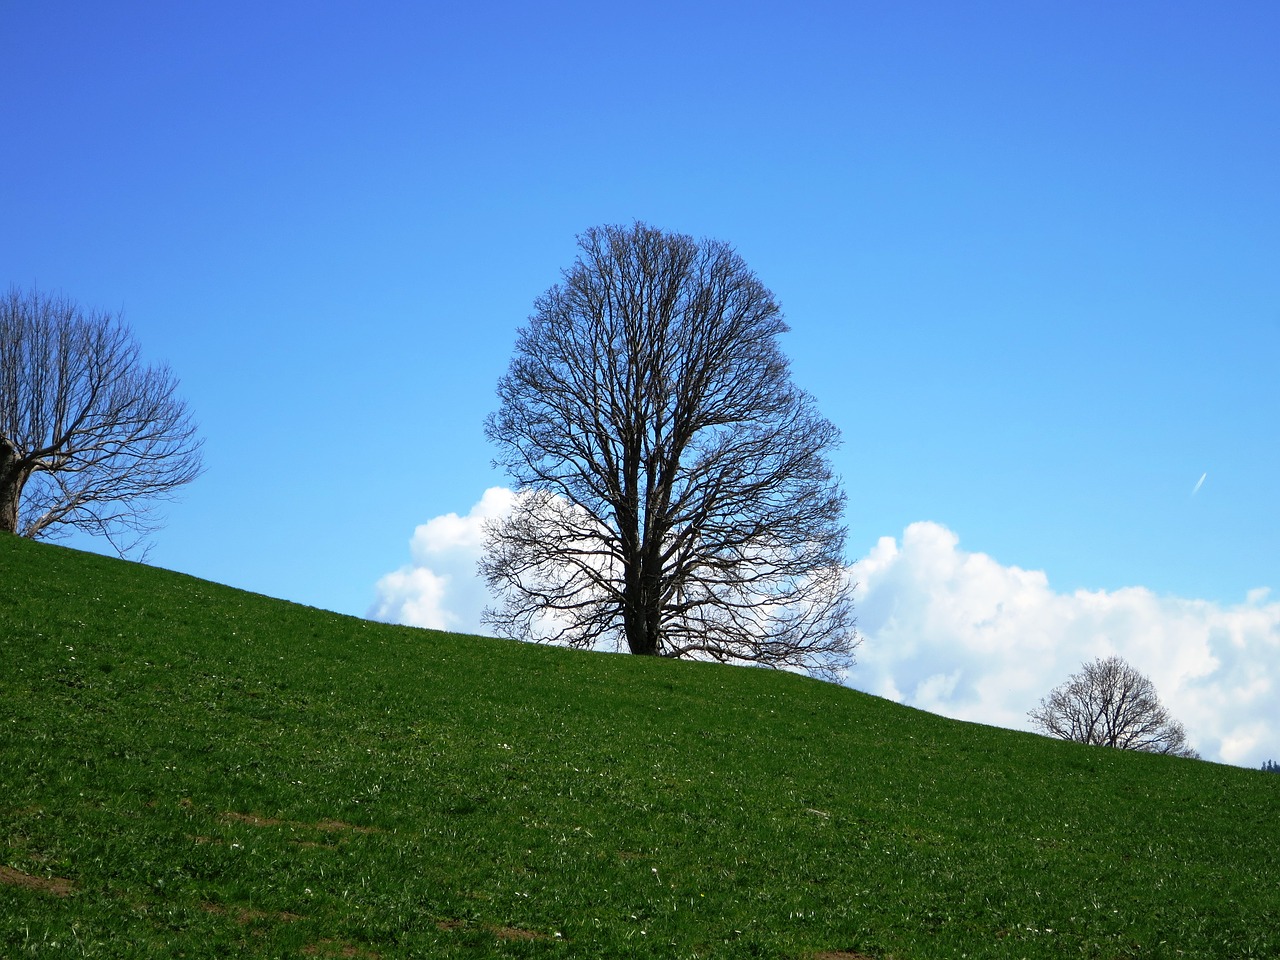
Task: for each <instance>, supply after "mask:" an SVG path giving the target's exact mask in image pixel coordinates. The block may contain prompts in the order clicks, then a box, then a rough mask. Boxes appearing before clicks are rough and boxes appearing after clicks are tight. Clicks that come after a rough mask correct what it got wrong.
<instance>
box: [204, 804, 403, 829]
mask: <svg viewBox="0 0 1280 960" xmlns="http://www.w3.org/2000/svg"><path fill="white" fill-rule="evenodd" d="M222 819H223V820H224V821H226V822H228V823H243V824H247V825H248V826H251V827H294V828H295V829H299V830H319V831H321V832H322V833H381V832H382V831H381V830H379V829H378V828H377V827H360V826H356V825H355V824H354V823H346V822H344V821H342V820H317V821H316V822H315V823H303V822H302V821H300V820H277V819H276V818H275V817H260V816H258V815H257V814H256V813H237V812H236V811H234V810H228V811H227V812H226V813H224V814H222Z"/></svg>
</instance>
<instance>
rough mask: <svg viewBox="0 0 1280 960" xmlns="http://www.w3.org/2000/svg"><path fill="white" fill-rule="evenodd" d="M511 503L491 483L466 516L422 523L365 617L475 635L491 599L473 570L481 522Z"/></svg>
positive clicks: (481, 541)
mask: <svg viewBox="0 0 1280 960" xmlns="http://www.w3.org/2000/svg"><path fill="white" fill-rule="evenodd" d="M514 501H515V494H513V493H512V492H511V491H510V490H507V489H505V488H503V487H490V488H489V489H488V490H486V491H485V492H484V496H483V497H481V498H480V502H479V503H477V504H476V505H475V506H474V507H472V508H471V512H470V513H468V514H467V515H466V516H465V517H460V516H458V515H457V514H456V513H446V514H444V515H443V516H439V517H435V518H433V519H431V520H429V521H427V522H426V523H424V524H421V525H420V526H419V527H418V528H417V529H415V530H414V531H413V537H412V538H411V539H410V541H409V554H410V556H411V557H412V562H411V563H410V564H409V565H407V566H404V567H401V568H400V569H399V570H396V571H394V572H392V573H388V574H387V575H386V576H384V577H382V578H381V579H380V580H378V582H377V584H376V586H375V587H374V591H375V594H376V596H377V599H376V600H375V601H374V603H373V606H372V607H371V608H370V610H369V616H370V617H372V618H374V619H375V620H386V621H388V622H390V623H403V624H408V625H409V626H412V627H430V628H431V629H433V630H454V631H456V632H458V633H479V632H480V613H481V611H482V610H484V608H485V606H486V605H487V604H488V602H489V595H488V591H487V590H486V588H485V586H484V582H483V581H482V580H481V579H480V577H479V576H478V575H477V573H476V563H477V562H478V561H479V560H480V554H481V553H482V551H483V549H484V524H485V521H486V520H489V519H491V518H494V517H500V516H503V515H505V514H506V513H507V511H509V510H510V509H511V504H512V503H513V502H514Z"/></svg>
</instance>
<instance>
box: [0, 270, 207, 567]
mask: <svg viewBox="0 0 1280 960" xmlns="http://www.w3.org/2000/svg"><path fill="white" fill-rule="evenodd" d="M200 470H201V459H200V440H199V439H198V438H197V436H196V428H195V425H194V424H193V423H192V421H191V418H190V415H189V414H188V412H187V408H186V404H185V403H184V402H183V401H182V400H181V399H179V398H178V396H177V381H176V380H175V378H174V377H173V375H172V374H171V373H170V372H169V370H168V369H167V368H165V367H162V366H145V365H144V364H143V363H142V361H141V359H140V353H139V348H138V344H137V342H136V341H135V340H134V338H133V335H132V334H131V332H130V331H129V329H128V328H127V327H126V326H125V325H124V324H123V323H122V322H121V320H120V318H119V317H118V316H114V315H111V314H108V313H103V312H88V313H86V312H85V311H84V310H83V309H81V308H80V307H79V306H78V305H77V304H76V303H74V302H73V301H71V300H67V299H65V298H61V297H51V296H46V295H43V294H41V293H39V292H38V291H35V290H33V291H31V292H27V293H24V292H22V291H19V290H18V289H17V288H10V290H9V292H8V294H7V295H5V296H4V298H3V300H0V531H3V532H8V533H17V534H20V535H22V536H25V537H49V536H53V535H56V534H57V533H59V532H66V531H68V530H71V529H77V530H81V531H84V532H87V533H90V534H93V535H99V536H104V537H106V538H107V540H108V541H109V542H110V543H111V545H112V546H113V547H114V548H115V549H116V550H117V551H118V552H119V553H121V554H123V553H125V552H126V551H127V550H129V549H131V548H132V547H133V546H135V545H136V544H137V543H139V542H140V541H141V540H142V539H144V538H145V536H146V535H147V534H148V533H150V532H151V531H152V530H153V529H154V528H155V527H156V526H157V525H158V521H157V518H156V516H155V514H154V512H153V505H154V501H155V500H156V498H166V497H168V496H170V495H171V494H172V493H173V491H174V490H175V489H176V488H177V487H180V486H182V485H183V484H186V483H189V482H190V481H192V480H194V479H195V478H196V476H197V475H199V473H200Z"/></svg>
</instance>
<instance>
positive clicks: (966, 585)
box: [370, 487, 1280, 767]
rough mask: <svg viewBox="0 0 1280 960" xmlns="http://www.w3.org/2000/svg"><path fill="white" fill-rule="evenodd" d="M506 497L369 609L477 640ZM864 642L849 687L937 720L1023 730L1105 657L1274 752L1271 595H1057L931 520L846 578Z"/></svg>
mask: <svg viewBox="0 0 1280 960" xmlns="http://www.w3.org/2000/svg"><path fill="white" fill-rule="evenodd" d="M514 499H515V495H514V494H513V493H512V492H511V491H509V490H506V489H503V488H501V487H494V488H491V489H489V490H487V491H485V494H484V496H483V497H482V498H481V500H480V502H479V503H477V504H476V505H475V506H474V507H472V509H471V511H470V512H469V513H468V514H467V515H466V516H461V517H460V516H458V515H457V514H454V513H449V514H445V515H443V516H439V517H436V518H434V519H432V520H431V521H429V522H427V523H425V524H423V525H421V526H419V527H418V528H417V529H416V530H415V531H414V534H413V538H412V540H411V541H410V554H411V558H412V561H411V563H409V564H408V565H406V566H404V567H402V568H400V569H399V570H397V571H395V572H393V573H389V574H387V575H386V576H384V577H382V578H381V579H380V580H379V581H378V584H377V587H376V591H377V600H376V602H375V603H374V605H373V607H372V608H371V610H370V616H372V617H375V618H377V619H380V620H388V621H393V622H398V623H406V624H411V625H414V626H422V627H432V628H436V629H445V630H456V631H459V632H464V633H477V632H480V630H481V628H480V612H481V610H482V609H483V608H484V607H485V605H486V604H488V603H489V602H490V598H489V597H488V594H487V591H486V589H485V586H484V584H483V582H482V581H481V580H480V578H479V577H478V576H477V574H476V563H477V561H478V560H479V558H480V554H481V551H482V549H483V526H484V522H485V521H486V520H487V519H490V518H494V517H498V516H502V515H503V514H505V513H506V511H508V510H509V509H510V507H511V504H512V503H513V502H514ZM853 573H854V578H855V579H856V580H857V581H859V586H858V590H857V593H856V602H857V606H858V627H859V632H860V633H861V634H862V637H863V641H864V642H863V644H862V645H861V646H860V647H859V648H858V650H857V657H858V662H857V664H856V665H855V666H854V668H853V669H852V670H851V671H850V674H849V681H848V682H849V684H850V685H851V686H854V687H857V688H858V689H861V690H866V691H868V692H870V693H874V694H878V695H880V696H885V697H889V698H891V699H893V700H897V701H899V702H903V703H908V704H911V705H912V706H916V707H920V708H922V709H925V710H929V711H932V712H935V713H940V714H944V715H946V716H950V717H956V718H959V719H964V720H973V721H978V722H981V723H989V724H993V725H996V726H1002V727H1013V728H1019V729H1026V728H1027V727H1028V723H1027V719H1026V712H1027V710H1029V709H1031V708H1032V707H1034V706H1035V705H1036V704H1037V703H1039V701H1040V698H1041V697H1043V696H1044V695H1045V694H1046V693H1048V692H1049V690H1050V689H1052V688H1053V687H1054V686H1056V685H1057V684H1059V683H1061V682H1062V681H1063V680H1065V679H1066V678H1067V677H1068V676H1069V675H1071V674H1072V673H1074V672H1076V671H1077V670H1078V669H1079V668H1080V665H1081V663H1082V662H1084V661H1086V660H1091V659H1093V658H1094V657H1099V656H1106V655H1108V654H1112V653H1115V654H1118V655H1120V656H1122V657H1124V658H1125V659H1126V660H1128V661H1129V662H1130V663H1131V664H1132V665H1133V666H1134V667H1136V668H1137V669H1138V670H1140V671H1142V672H1143V673H1145V674H1146V675H1147V676H1149V677H1150V678H1151V680H1152V682H1154V683H1155V685H1156V689H1157V691H1158V692H1159V694H1160V698H1161V700H1162V701H1163V702H1164V703H1165V705H1166V706H1167V707H1168V708H1169V710H1170V712H1171V713H1172V714H1173V715H1174V716H1175V717H1176V718H1178V719H1179V720H1181V721H1182V722H1183V724H1184V725H1185V726H1186V728H1187V733H1188V736H1189V739H1190V740H1191V742H1192V744H1193V745H1194V746H1195V747H1196V748H1197V749H1198V750H1199V751H1200V752H1201V753H1202V754H1203V755H1204V756H1205V757H1206V758H1208V759H1212V760H1222V761H1226V762H1229V763H1238V764H1242V765H1245V766H1254V767H1256V766H1259V765H1261V763H1262V761H1263V760H1266V759H1269V758H1276V759H1280V708H1278V707H1277V696H1276V694H1277V693H1278V692H1280V602H1268V597H1269V591H1268V590H1267V589H1266V588H1258V589H1255V590H1251V591H1249V594H1248V596H1247V598H1246V600H1245V602H1243V603H1240V604H1236V605H1221V604H1216V603H1211V602H1208V601H1204V600H1194V599H1184V598H1180V597H1160V596H1156V595H1155V594H1153V593H1152V592H1151V591H1149V590H1146V589H1145V588H1142V587H1127V588H1124V589H1121V590H1114V591H1085V590H1080V591H1076V592H1075V593H1070V594H1067V593H1058V592H1056V591H1054V590H1053V589H1052V587H1051V586H1050V584H1049V580H1048V577H1047V576H1046V575H1045V574H1044V573H1043V572H1041V571H1038V570H1023V569H1021V568H1019V567H1012V566H1004V565H1002V564H1000V563H999V562H997V561H996V560H994V559H992V558H991V557H989V556H987V555H986V554H982V553H971V552H968V551H966V550H962V549H961V548H960V545H959V538H958V537H957V536H956V534H954V533H953V532H951V531H950V530H948V529H947V528H946V527H944V526H942V525H940V524H937V523H913V524H911V525H910V526H909V527H907V529H906V530H905V531H904V532H903V535H902V537H901V540H900V541H899V540H896V539H895V538H893V537H882V538H881V539H880V540H879V542H878V543H877V544H876V545H875V546H874V547H873V548H872V549H871V550H870V551H869V552H868V553H867V554H866V555H865V557H864V558H863V559H862V560H861V561H859V562H858V563H857V564H856V566H855V567H854V570H853Z"/></svg>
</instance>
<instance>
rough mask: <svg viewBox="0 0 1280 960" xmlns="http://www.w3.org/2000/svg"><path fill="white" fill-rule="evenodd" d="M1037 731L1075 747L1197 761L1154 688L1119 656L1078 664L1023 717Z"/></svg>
mask: <svg viewBox="0 0 1280 960" xmlns="http://www.w3.org/2000/svg"><path fill="white" fill-rule="evenodd" d="M1027 716H1028V717H1030V718H1031V721H1032V723H1033V724H1035V726H1036V727H1037V729H1039V730H1041V731H1042V732H1044V733H1047V734H1049V735H1050V736H1054V737H1057V738H1059V739H1060V740H1074V741H1076V742H1077V743H1091V744H1095V745H1098V746H1104V747H1116V748H1118V749H1120V750H1144V751H1146V752H1148V753H1167V754H1172V755H1174V756H1179V757H1198V756H1199V754H1198V753H1197V752H1196V751H1195V750H1193V749H1192V748H1191V747H1190V746H1189V745H1188V744H1187V733H1186V730H1185V729H1184V728H1183V726H1182V724H1181V723H1179V722H1178V721H1177V720H1175V719H1173V717H1171V716H1170V715H1169V711H1168V710H1166V709H1165V708H1164V706H1163V705H1162V704H1161V703H1160V698H1159V697H1158V696H1156V688H1155V685H1154V684H1153V683H1152V682H1151V681H1150V680H1149V679H1148V678H1147V677H1145V676H1143V675H1142V674H1141V673H1139V672H1138V671H1137V670H1135V669H1134V668H1133V667H1131V666H1130V665H1129V664H1128V663H1127V662H1126V661H1125V660H1123V659H1121V658H1120V657H1107V658H1105V659H1103V658H1098V659H1097V660H1094V661H1092V662H1090V663H1086V664H1083V665H1082V667H1081V669H1080V672H1079V673H1076V674H1072V676H1071V677H1070V678H1068V679H1067V681H1066V682H1065V683H1062V684H1061V685H1059V686H1057V687H1055V688H1054V689H1053V690H1052V691H1050V693H1049V695H1048V696H1047V697H1045V698H1044V699H1043V700H1041V701H1040V706H1039V707H1037V708H1036V709H1034V710H1031V711H1029V712H1028V714H1027Z"/></svg>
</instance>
